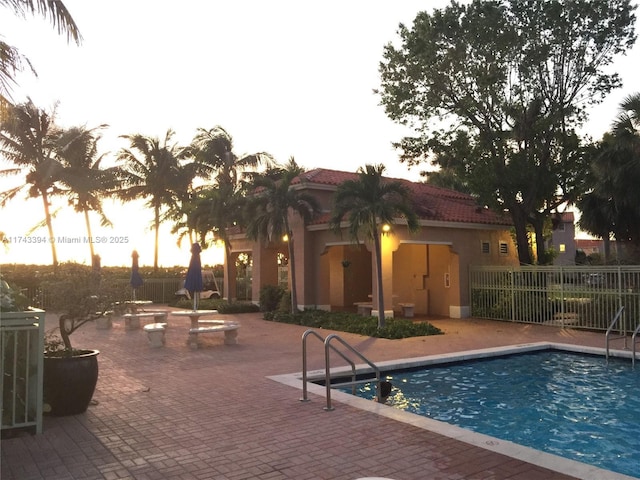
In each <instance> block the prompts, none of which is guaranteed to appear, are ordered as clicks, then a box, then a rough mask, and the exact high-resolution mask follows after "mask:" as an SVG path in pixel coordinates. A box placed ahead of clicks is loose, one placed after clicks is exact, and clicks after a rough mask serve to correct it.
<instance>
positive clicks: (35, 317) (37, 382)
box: [0, 310, 44, 433]
mask: <svg viewBox="0 0 640 480" xmlns="http://www.w3.org/2000/svg"><path fill="white" fill-rule="evenodd" d="M0 348H1V350H0V378H1V382H0V402H1V404H0V411H1V412H2V430H9V429H15V428H27V427H28V428H34V429H35V431H36V433H41V432H42V378H43V355H42V352H43V350H44V311H42V310H33V311H30V312H1V313H0Z"/></svg>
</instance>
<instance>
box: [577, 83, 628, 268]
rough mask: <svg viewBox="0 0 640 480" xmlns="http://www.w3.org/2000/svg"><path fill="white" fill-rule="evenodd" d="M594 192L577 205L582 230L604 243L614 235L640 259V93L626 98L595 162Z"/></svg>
mask: <svg viewBox="0 0 640 480" xmlns="http://www.w3.org/2000/svg"><path fill="white" fill-rule="evenodd" d="M590 173H591V174H592V177H593V180H592V183H593V189H592V191H590V192H589V193H587V194H585V195H584V196H583V197H582V198H581V199H580V200H579V202H578V208H579V209H580V210H581V212H582V215H581V218H580V222H579V224H580V227H581V228H583V229H585V230H586V231H588V232H589V233H591V234H593V235H596V236H601V237H602V238H603V239H604V240H605V248H606V247H607V239H608V237H609V235H610V233H613V235H614V236H615V238H616V240H617V241H618V242H619V243H620V244H624V245H625V246H626V247H627V249H630V251H629V252H628V253H629V254H630V255H631V256H632V257H635V260H638V259H640V194H638V190H637V185H638V182H640V94H634V95H631V96H629V97H627V98H626V99H625V100H624V101H623V102H622V103H621V104H620V113H619V115H618V117H617V118H616V120H615V121H614V123H613V125H612V127H611V133H607V134H605V135H604V137H603V139H602V141H601V142H600V144H599V150H598V153H597V155H596V156H595V159H594V161H593V162H592V166H591V172H590Z"/></svg>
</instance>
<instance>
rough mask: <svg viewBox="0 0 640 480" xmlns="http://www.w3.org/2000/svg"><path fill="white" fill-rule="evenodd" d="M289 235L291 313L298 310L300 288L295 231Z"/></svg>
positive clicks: (288, 233)
mask: <svg viewBox="0 0 640 480" xmlns="http://www.w3.org/2000/svg"><path fill="white" fill-rule="evenodd" d="M287 235H288V236H289V241H288V242H287V243H288V246H289V272H290V273H291V313H296V312H297V311H298V289H297V288H296V261H295V253H294V251H293V250H294V248H293V232H287Z"/></svg>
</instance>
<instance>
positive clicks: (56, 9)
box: [0, 0, 82, 113]
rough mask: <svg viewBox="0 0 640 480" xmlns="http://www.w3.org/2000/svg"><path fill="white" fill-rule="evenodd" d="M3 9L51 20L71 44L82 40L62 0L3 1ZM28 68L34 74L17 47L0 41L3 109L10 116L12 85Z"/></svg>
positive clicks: (0, 102)
mask: <svg viewBox="0 0 640 480" xmlns="http://www.w3.org/2000/svg"><path fill="white" fill-rule="evenodd" d="M0 6H3V7H7V8H10V9H12V10H13V13H15V14H16V15H19V16H21V17H24V16H25V15H26V14H27V13H29V14H39V15H42V16H43V17H49V19H50V20H51V23H52V24H53V26H54V27H55V28H56V29H57V31H58V33H59V34H63V33H66V35H67V41H70V40H73V41H75V42H76V44H78V45H79V44H80V42H81V41H82V36H81V35H80V31H79V30H78V26H77V25H76V23H75V22H74V21H73V18H71V15H70V13H69V11H68V10H67V8H66V7H65V6H64V3H62V1H61V0H0ZM25 65H26V66H27V67H28V68H29V69H30V70H32V71H34V70H33V67H32V66H31V63H30V62H29V59H28V58H26V57H25V56H23V55H22V54H21V53H20V51H19V50H18V49H17V48H16V47H14V46H12V45H9V44H8V43H6V42H5V41H4V40H2V39H0V110H2V113H6V112H5V109H6V108H8V105H9V104H10V102H9V92H10V91H11V85H12V84H14V83H15V80H14V75H15V74H16V73H17V72H21V71H23V70H24V66H25Z"/></svg>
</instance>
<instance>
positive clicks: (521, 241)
mask: <svg viewBox="0 0 640 480" xmlns="http://www.w3.org/2000/svg"><path fill="white" fill-rule="evenodd" d="M507 208H508V209H509V213H510V215H511V220H512V221H513V228H514V229H515V231H516V247H517V249H518V260H519V261H520V265H531V264H532V261H531V253H530V252H529V235H527V218H526V216H525V215H524V214H522V213H521V212H520V211H519V209H518V207H517V206H513V205H507Z"/></svg>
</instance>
